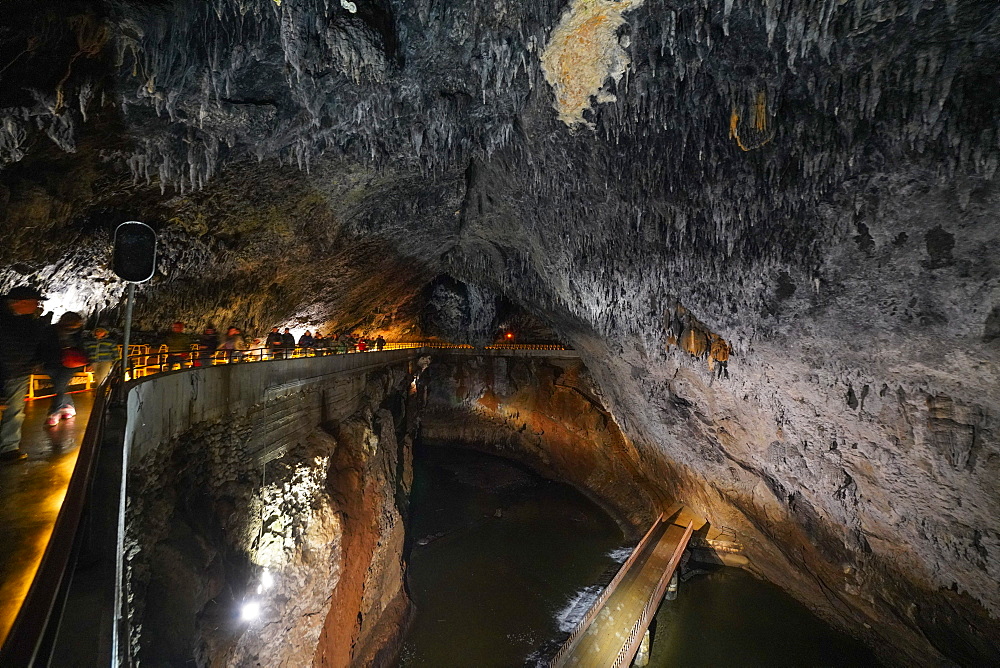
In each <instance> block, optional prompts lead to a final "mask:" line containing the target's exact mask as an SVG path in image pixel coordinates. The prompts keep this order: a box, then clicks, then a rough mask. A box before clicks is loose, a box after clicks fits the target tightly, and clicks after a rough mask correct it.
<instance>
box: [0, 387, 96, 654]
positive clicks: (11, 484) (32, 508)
mask: <svg viewBox="0 0 1000 668" xmlns="http://www.w3.org/2000/svg"><path fill="white" fill-rule="evenodd" d="M73 401H74V402H75V403H76V409H77V411H78V413H77V415H76V418H74V419H72V420H63V421H62V422H61V423H60V424H59V426H57V427H53V428H46V427H45V417H46V413H47V412H48V408H49V402H50V400H49V399H39V400H37V401H29V402H27V403H26V404H25V420H24V427H23V430H22V433H23V437H22V440H21V449H22V450H24V451H25V452H27V453H28V459H27V460H26V461H24V462H20V463H16V464H7V465H5V466H3V467H0V536H3V543H4V547H3V556H2V557H0V643H2V642H3V641H4V640H5V639H6V638H7V634H8V633H9V632H10V628H11V626H12V625H13V623H14V618H15V617H16V616H17V612H18V610H19V609H20V607H21V603H22V601H23V600H24V596H25V594H27V592H28V588H29V587H30V586H31V581H32V579H33V578H34V576H35V571H36V570H37V568H38V564H39V562H40V561H41V559H42V554H43V553H44V552H45V547H46V545H48V542H49V536H50V535H51V533H52V527H53V525H54V524H55V521H56V516H57V515H58V514H59V509H60V508H61V507H62V502H63V498H64V497H65V495H66V487H67V485H68V484H69V479H70V477H71V476H72V474H73V467H74V466H75V465H76V458H77V454H79V452H80V447H79V446H80V442H81V441H82V440H83V433H84V431H85V429H86V426H87V419H88V418H89V417H90V407H91V405H92V404H93V393H92V392H83V393H76V394H74V395H73Z"/></svg>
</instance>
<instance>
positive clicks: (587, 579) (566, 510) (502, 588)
mask: <svg viewBox="0 0 1000 668" xmlns="http://www.w3.org/2000/svg"><path fill="white" fill-rule="evenodd" d="M410 507H411V528H410V532H409V535H410V539H409V540H410V555H409V567H408V588H409V591H410V595H411V597H412V599H413V601H414V603H415V605H416V608H417V611H416V615H415V617H414V620H413V623H412V625H411V627H410V630H409V632H408V634H407V637H406V640H405V642H404V645H403V651H402V656H401V664H400V665H402V666H427V667H434V668H451V667H456V668H457V667H465V666H477V667H481V668H486V667H496V668H506V667H513V666H524V665H535V664H536V663H537V662H538V661H539V660H540V659H541V658H542V657H544V656H546V655H548V654H550V653H551V650H552V649H553V648H554V647H555V646H556V643H558V641H559V640H561V638H563V637H565V635H566V633H567V632H568V631H569V630H571V629H572V627H573V625H574V623H575V620H576V619H578V618H579V616H580V615H582V614H583V613H584V612H585V611H586V608H587V604H588V602H589V600H591V599H592V598H593V597H594V596H596V595H597V594H598V593H599V591H600V589H601V587H600V583H604V582H606V581H607V580H609V579H610V578H611V577H612V576H613V574H614V572H615V571H616V570H617V568H618V565H619V564H620V563H621V562H622V561H623V560H624V559H625V558H626V557H627V556H628V548H629V547H630V544H629V543H628V542H626V541H625V539H624V536H623V534H622V532H621V530H620V529H619V528H618V526H617V525H616V524H615V522H614V521H613V520H612V519H611V518H610V517H609V516H608V515H607V514H606V513H604V511H602V510H601V509H600V508H599V507H598V506H597V505H595V504H594V503H593V502H591V501H590V500H589V499H587V498H586V497H584V496H583V495H582V494H580V493H578V492H577V491H576V490H574V489H572V488H571V487H569V486H567V485H563V484H560V483H556V482H552V481H549V480H546V479H544V478H541V477H539V476H537V475H535V474H533V473H531V472H530V471H527V470H526V469H523V468H521V467H519V466H517V465H516V464H513V463H511V462H508V461H506V460H503V459H499V458H497V457H492V456H489V455H485V454H481V453H478V452H473V451H469V450H464V449H458V448H450V447H444V446H422V447H420V448H418V449H417V451H416V453H415V457H414V482H413V494H412V497H411V506H410ZM694 567H696V568H697V567H698V566H697V565H694ZM654 624H655V627H654V636H653V647H652V651H651V656H650V663H649V665H650V666H655V667H666V666H684V667H688V666H722V665H730V666H865V667H868V666H875V665H878V664H877V661H876V659H875V658H874V656H873V655H872V654H871V652H870V651H869V650H868V649H867V648H865V647H864V646H863V645H861V644H860V643H858V642H857V641H855V640H853V639H852V638H850V637H848V636H846V635H843V634H841V633H839V632H837V631H836V630H834V629H833V628H831V627H830V626H828V625H827V624H825V623H824V622H823V621H821V620H820V619H819V618H817V617H816V616H815V615H813V614H812V613H811V612H810V611H809V610H808V609H806V608H805V607H804V606H802V605H801V604H799V603H798V602H797V601H795V600H794V599H792V598H791V597H789V596H788V595H786V594H785V593H784V592H782V591H781V590H780V589H778V588H777V587H775V586H773V585H771V584H769V583H766V582H762V581H760V580H758V579H756V578H754V577H753V576H751V575H749V574H748V573H745V572H743V571H741V570H737V569H729V568H720V569H717V570H712V571H711V572H706V573H705V574H701V575H695V576H693V577H691V578H690V579H688V580H687V581H686V582H684V583H682V584H681V586H680V592H679V595H678V597H677V600H676V601H664V603H663V605H662V606H661V607H660V611H659V613H658V614H657V617H656V621H655V622H654Z"/></svg>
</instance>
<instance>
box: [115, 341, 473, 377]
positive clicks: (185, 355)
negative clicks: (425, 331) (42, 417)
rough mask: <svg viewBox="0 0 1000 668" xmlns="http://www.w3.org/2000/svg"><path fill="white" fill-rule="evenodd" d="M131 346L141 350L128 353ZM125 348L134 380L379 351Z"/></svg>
mask: <svg viewBox="0 0 1000 668" xmlns="http://www.w3.org/2000/svg"><path fill="white" fill-rule="evenodd" d="M421 347H425V345H424V344H423V343H386V344H385V346H384V347H383V348H382V350H383V351H386V350H405V349H411V348H421ZM441 347H444V346H441ZM453 347H460V346H453ZM134 348H141V349H140V350H137V351H136V352H132V350H133V349H134ZM129 351H130V354H129V358H128V359H129V364H128V366H129V374H128V377H127V380H136V379H138V378H144V377H146V376H149V375H152V374H156V373H162V372H164V371H176V370H179V369H195V368H202V367H209V366H218V365H220V364H245V363H247V362H269V361H273V360H289V359H300V358H303V357H327V356H333V355H353V354H365V353H374V352H380V351H379V350H378V349H377V348H370V349H367V350H364V351H360V350H358V349H357V348H356V347H354V348H350V347H349V348H347V349H346V350H342V349H341V348H339V347H338V348H336V349H333V348H315V347H300V346H296V347H295V348H250V349H248V350H216V351H207V350H200V349H199V348H198V347H197V346H191V349H190V350H189V351H185V352H170V351H169V350H168V349H167V347H166V346H159V348H158V349H157V350H155V351H153V350H150V346H141V347H140V346H129Z"/></svg>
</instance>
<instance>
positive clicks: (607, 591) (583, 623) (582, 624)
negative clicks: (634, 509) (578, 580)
mask: <svg viewBox="0 0 1000 668" xmlns="http://www.w3.org/2000/svg"><path fill="white" fill-rule="evenodd" d="M662 521H663V513H660V516H659V517H657V518H656V521H655V522H653V525H652V526H651V527H649V531H647V532H646V535H645V536H643V537H642V540H640V541H639V542H638V543H637V544H636V546H635V548H634V549H633V550H632V554H630V555H629V557H628V559H626V560H625V563H623V564H622V567H621V568H619V569H618V572H617V573H615V577H614V578H612V579H611V582H609V583H608V586H607V587H605V588H604V591H602V592H601V595H600V596H598V597H597V598H596V599H595V600H594V602H593V604H591V606H590V610H588V611H587V614H585V615H584V616H583V618H582V619H581V620H580V621H579V622H578V623H577V625H576V628H574V629H573V632H572V633H570V634H569V638H567V639H566V642H564V643H563V645H562V647H560V648H559V651H558V652H556V655H555V656H554V657H552V661H551V662H550V663H549V665H550V666H558V665H560V664H561V662H562V661H563V660H564V659H565V658H566V655H567V654H569V653H570V651H571V650H572V649H573V645H574V644H575V643H576V641H577V640H578V639H579V638H580V636H581V635H582V634H583V632H584V631H586V630H587V628H588V627H589V626H590V623H591V622H593V621H594V617H595V616H596V615H597V613H598V612H600V611H601V606H603V605H604V603H605V601H607V600H608V597H609V596H611V594H612V593H614V591H615V589H616V588H617V587H618V584H619V583H620V582H621V581H622V578H623V577H625V574H626V573H628V570H629V568H631V567H632V564H633V563H635V560H636V559H638V558H639V555H640V554H641V553H642V551H643V550H645V549H646V546H647V545H648V544H649V542H650V538H651V537H652V535H653V531H654V530H655V529H656V528H657V527H658V526H660V523H661V522H662Z"/></svg>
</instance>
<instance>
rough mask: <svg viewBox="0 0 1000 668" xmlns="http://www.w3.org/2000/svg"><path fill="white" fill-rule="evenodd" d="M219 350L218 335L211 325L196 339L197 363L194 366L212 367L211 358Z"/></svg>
mask: <svg viewBox="0 0 1000 668" xmlns="http://www.w3.org/2000/svg"><path fill="white" fill-rule="evenodd" d="M218 349H219V335H218V333H216V331H215V327H214V326H213V325H209V326H208V327H206V328H205V331H203V332H202V333H201V338H200V339H198V362H197V363H196V364H195V366H212V356H213V355H214V354H215V351H216V350H218Z"/></svg>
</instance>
